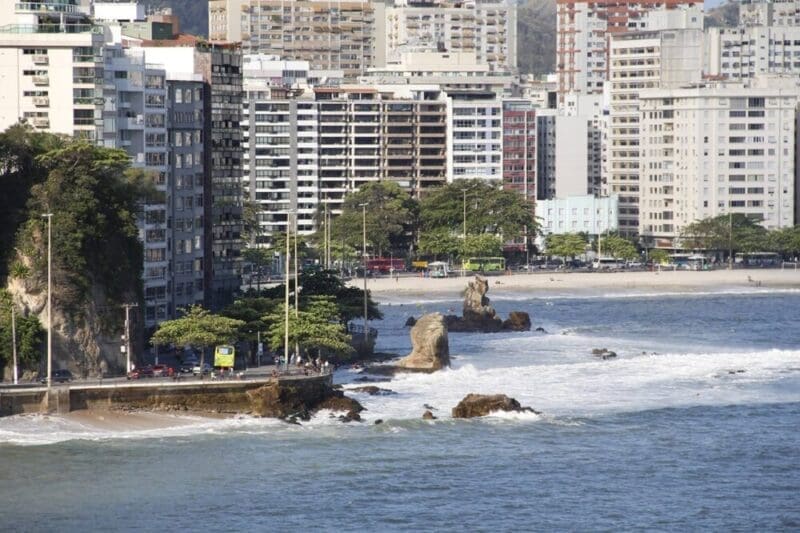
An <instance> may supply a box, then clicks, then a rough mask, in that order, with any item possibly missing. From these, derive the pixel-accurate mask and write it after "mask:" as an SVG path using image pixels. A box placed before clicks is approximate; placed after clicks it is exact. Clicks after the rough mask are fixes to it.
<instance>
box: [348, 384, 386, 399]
mask: <svg viewBox="0 0 800 533" xmlns="http://www.w3.org/2000/svg"><path fill="white" fill-rule="evenodd" d="M350 391H351V392H363V393H365V394H369V395H370V396H389V395H390V394H394V393H395V392H394V391H393V390H389V389H381V388H380V387H376V386H375V385H366V386H364V387H354V388H352V389H350Z"/></svg>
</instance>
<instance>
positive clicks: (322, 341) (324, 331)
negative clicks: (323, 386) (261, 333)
mask: <svg viewBox="0 0 800 533" xmlns="http://www.w3.org/2000/svg"><path fill="white" fill-rule="evenodd" d="M337 313H338V308H337V306H336V304H335V303H334V301H333V298H332V297H330V296H313V297H311V298H310V299H309V301H308V304H307V305H306V306H305V309H301V310H300V311H298V313H297V316H295V313H294V312H293V311H290V312H289V346H299V347H300V353H301V354H308V353H309V352H310V351H311V350H316V351H317V355H318V356H319V355H321V353H320V352H321V351H322V350H327V351H329V352H332V353H334V354H337V355H346V354H349V353H351V352H352V351H353V348H352V347H351V346H350V336H349V335H348V334H347V330H346V329H345V327H344V326H343V325H342V324H341V323H340V322H339V320H338V318H339V317H338V314H337ZM285 316H286V315H285V307H284V305H283V304H281V305H280V306H279V308H278V309H277V311H276V312H273V313H271V314H270V315H268V316H266V317H264V320H265V321H266V322H269V323H270V324H271V326H270V328H269V338H270V347H271V348H272V349H273V350H277V349H279V348H281V347H282V346H284V343H285V341H286V318H285Z"/></svg>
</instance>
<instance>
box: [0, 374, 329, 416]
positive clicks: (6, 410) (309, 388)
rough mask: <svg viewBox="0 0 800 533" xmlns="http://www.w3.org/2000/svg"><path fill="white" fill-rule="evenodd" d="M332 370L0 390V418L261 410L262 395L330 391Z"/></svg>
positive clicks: (309, 398) (301, 399)
mask: <svg viewBox="0 0 800 533" xmlns="http://www.w3.org/2000/svg"><path fill="white" fill-rule="evenodd" d="M332 385H333V376H332V375H331V374H329V373H328V374H313V375H309V376H305V375H286V376H277V377H261V378H257V379H246V380H237V379H225V380H202V381H201V380H191V381H172V380H168V379H159V378H153V379H148V380H143V381H139V382H126V381H121V382H116V383H108V384H81V383H80V382H75V383H69V384H59V385H54V386H53V387H52V388H51V390H50V393H49V395H48V392H47V387H44V386H9V387H3V388H0V416H11V415H18V414H28V413H48V414H65V413H69V412H70V411H76V410H80V409H131V410H137V409H141V410H165V411H170V410H172V411H191V412H197V413H224V414H255V415H257V416H270V415H269V414H265V413H264V401H265V400H264V398H265V397H268V398H274V399H275V401H284V400H286V399H288V401H290V402H292V403H293V405H297V404H309V405H313V404H315V403H317V402H319V401H321V399H322V398H323V397H324V396H325V395H326V394H329V393H330V391H331V390H332Z"/></svg>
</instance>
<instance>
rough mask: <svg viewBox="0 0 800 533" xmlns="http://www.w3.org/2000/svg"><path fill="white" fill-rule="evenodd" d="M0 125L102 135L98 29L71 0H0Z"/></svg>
mask: <svg viewBox="0 0 800 533" xmlns="http://www.w3.org/2000/svg"><path fill="white" fill-rule="evenodd" d="M0 20H2V21H3V23H2V25H0V80H1V81H2V84H3V90H2V91H0V128H3V129H5V128H7V127H9V126H11V125H12V124H15V123H17V122H19V121H20V120H25V121H26V122H27V123H28V124H30V125H32V126H33V127H34V128H36V129H40V130H46V131H51V132H53V133H63V134H66V135H74V136H76V137H80V138H85V139H90V140H96V139H98V138H100V137H102V133H101V132H102V92H103V88H102V78H103V75H102V72H103V53H102V47H103V42H104V38H103V31H102V28H98V27H96V26H94V25H93V24H92V21H91V19H90V18H89V17H88V15H87V12H86V9H85V8H84V7H83V6H82V5H81V3H80V2H78V1H77V0H58V1H55V0H50V1H48V0H42V1H40V2H36V3H31V2H4V3H3V4H2V6H0Z"/></svg>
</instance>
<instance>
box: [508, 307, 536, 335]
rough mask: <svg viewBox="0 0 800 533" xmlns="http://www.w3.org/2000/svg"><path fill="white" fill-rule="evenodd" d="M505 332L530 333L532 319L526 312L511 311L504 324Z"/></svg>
mask: <svg viewBox="0 0 800 533" xmlns="http://www.w3.org/2000/svg"><path fill="white" fill-rule="evenodd" d="M503 330H504V331H530V330H531V317H530V315H528V313H526V312H525V311H511V312H510V313H509V314H508V318H507V319H506V320H505V321H504V322H503Z"/></svg>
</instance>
